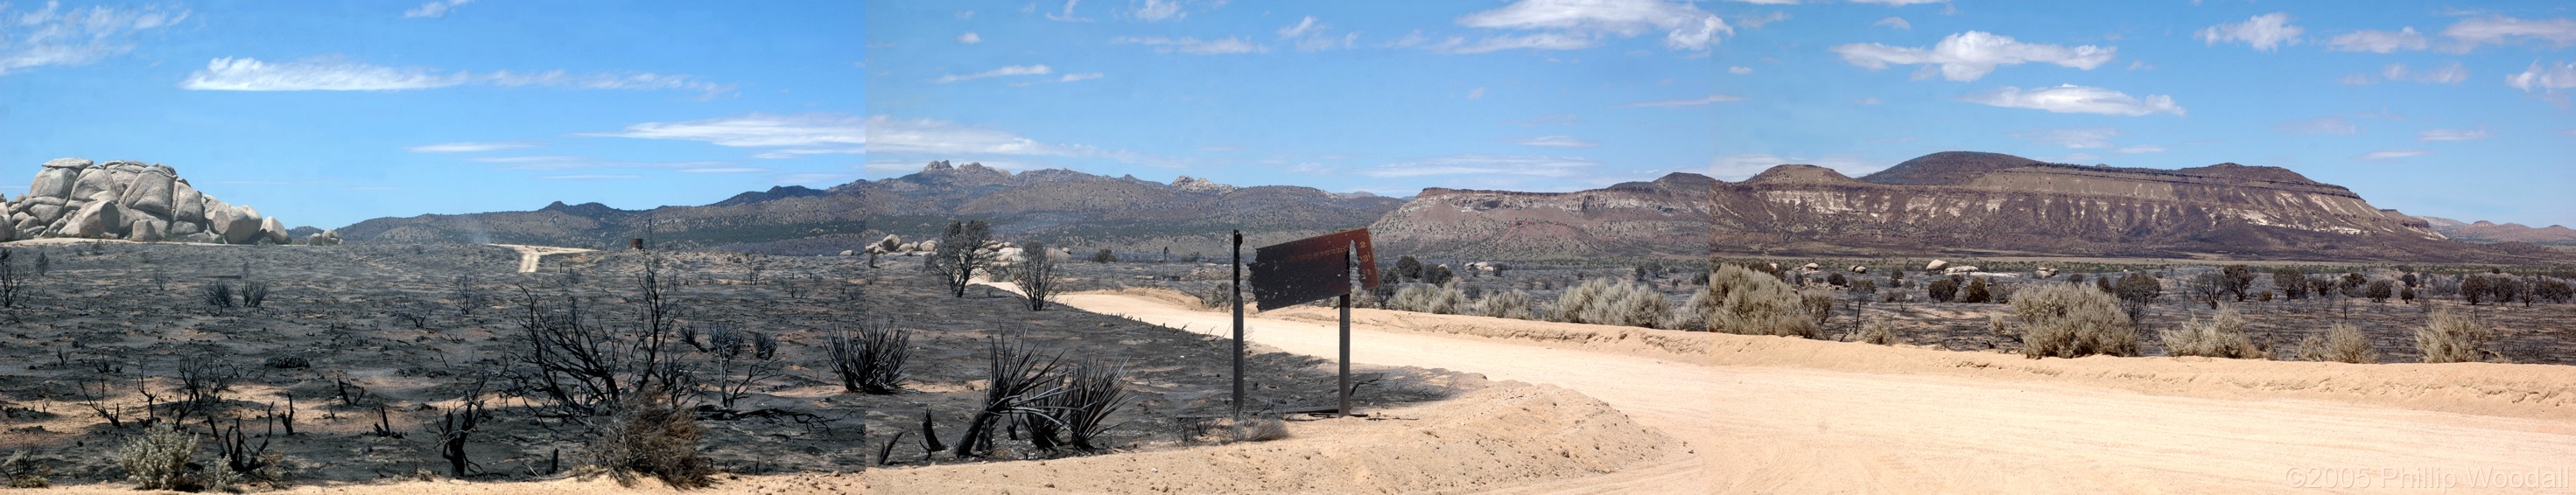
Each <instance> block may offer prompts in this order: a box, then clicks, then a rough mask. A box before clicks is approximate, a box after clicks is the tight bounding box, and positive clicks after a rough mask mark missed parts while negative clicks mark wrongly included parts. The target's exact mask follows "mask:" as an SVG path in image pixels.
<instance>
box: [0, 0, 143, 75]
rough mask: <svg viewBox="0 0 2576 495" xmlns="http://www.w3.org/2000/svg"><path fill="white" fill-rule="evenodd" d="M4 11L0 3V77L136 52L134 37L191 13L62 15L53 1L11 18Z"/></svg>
mask: <svg viewBox="0 0 2576 495" xmlns="http://www.w3.org/2000/svg"><path fill="white" fill-rule="evenodd" d="M8 7H9V6H8V4H5V3H0V75H6V74H11V73H18V72H25V71H26V69H31V68H36V67H43V66H48V65H82V64H87V63H91V62H97V61H99V60H101V59H105V58H107V57H111V56H116V55H120V54H124V53H126V52H130V51H134V47H135V43H134V40H133V38H134V37H135V35H136V34H139V33H142V32H144V31H151V30H156V29H160V28H164V27H169V26H171V25H174V24H178V23H179V22H180V21H185V20H187V19H188V13H189V12H188V11H187V10H185V9H175V10H174V9H169V8H164V7H158V6H150V7H142V8H136V9H117V8H108V7H90V8H86V9H83V8H74V9H71V10H69V11H65V10H62V4H60V3H57V2H45V8H44V9H42V10H37V11H33V12H27V13H12V12H9V11H8V10H9V9H8Z"/></svg>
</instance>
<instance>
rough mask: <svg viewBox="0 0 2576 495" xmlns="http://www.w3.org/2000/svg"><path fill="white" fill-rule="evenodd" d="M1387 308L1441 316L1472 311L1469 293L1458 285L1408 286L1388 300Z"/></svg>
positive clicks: (1398, 290) (1397, 291)
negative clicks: (1468, 304)
mask: <svg viewBox="0 0 2576 495" xmlns="http://www.w3.org/2000/svg"><path fill="white" fill-rule="evenodd" d="M1386 308H1387V309H1392V310H1396V311H1412V312H1416V313H1431V314H1441V315H1454V314H1459V313H1464V312H1466V311H1467V310H1468V309H1470V308H1469V307H1468V306H1467V292H1466V291H1463V290H1460V289H1458V284H1456V283H1447V284H1439V285H1432V284H1407V285H1405V286H1404V288H1402V289H1397V290H1396V291H1395V297H1391V298H1387V300H1386Z"/></svg>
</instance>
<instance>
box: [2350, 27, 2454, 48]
mask: <svg viewBox="0 0 2576 495" xmlns="http://www.w3.org/2000/svg"><path fill="white" fill-rule="evenodd" d="M2429 46H2432V42H2430V41H2426V40H2425V39H2424V34H2423V33H2417V32H2415V28H2414V27H2413V26H2408V27H2406V28H2404V29H2400V30H2397V31H2373V30H2368V29H2364V30H2360V31H2353V32H2350V33H2344V34H2339V35H2335V37H2333V38H2329V39H2327V40H2326V48H2327V49H2329V50H2335V51H2345V52H2371V53H2390V52H2395V51H2398V50H2422V49H2424V48H2426V47H2429Z"/></svg>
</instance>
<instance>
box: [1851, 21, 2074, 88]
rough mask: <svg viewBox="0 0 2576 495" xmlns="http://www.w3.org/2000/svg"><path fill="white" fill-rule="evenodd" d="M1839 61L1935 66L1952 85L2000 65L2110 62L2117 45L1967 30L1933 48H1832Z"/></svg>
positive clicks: (1875, 67)
mask: <svg viewBox="0 0 2576 495" xmlns="http://www.w3.org/2000/svg"><path fill="white" fill-rule="evenodd" d="M1833 51H1834V53H1838V54H1842V56H1843V61H1845V62H1850V63H1851V64H1852V65H1856V66H1860V67H1864V68H1868V69H1870V70H1878V69H1885V68H1887V66H1888V65H1890V64H1895V65H1937V66H1939V67H1940V68H1941V76H1942V77H1943V78H1946V79H1949V80H1952V81H1974V80H1977V79H1978V78H1981V77H1985V76H1986V73H1989V72H1994V70H1995V66H1998V65H2017V64H2024V63H2032V62H2039V63H2050V64H2057V65H2061V66H2066V67H2074V68H2077V69H2083V70H2093V68H2094V67H2098V66H2101V65H2102V64H2103V63H2106V62H2110V61H2111V59H2112V58H2113V57H2116V56H2118V54H2119V51H2120V49H2119V48H2118V47H2111V48H2103V47H2097V46H2093V45H2084V46H2078V47H2072V48H2069V47H2065V46H2059V45H2044V44H2033V43H2022V42H2019V41H2014V40H2013V38H2012V37H2011V36H2003V35H1997V34H1992V33H1987V32H1984V31H1969V32H1965V33H1958V34H1953V35H1950V36H1948V37H1945V38H1942V39H1941V43H1939V44H1936V45H1933V46H1932V48H1929V49H1925V48H1907V47H1895V46H1887V45H1882V44H1878V43H1867V44H1863V43H1853V44H1848V45H1841V46H1836V47H1833Z"/></svg>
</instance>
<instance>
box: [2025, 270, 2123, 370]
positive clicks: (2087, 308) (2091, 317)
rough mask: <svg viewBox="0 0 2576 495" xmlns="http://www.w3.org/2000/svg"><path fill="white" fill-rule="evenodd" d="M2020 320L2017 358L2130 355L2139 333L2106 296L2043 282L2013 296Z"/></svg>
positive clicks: (2069, 285)
mask: <svg viewBox="0 0 2576 495" xmlns="http://www.w3.org/2000/svg"><path fill="white" fill-rule="evenodd" d="M2012 306H2013V314H2014V315H2015V316H2019V317H2020V318H2021V321H2022V326H2023V330H2022V337H2021V344H2022V349H2021V352H2022V355H2023V356H2026V357H2030V358H2032V359H2038V358H2042V357H2049V356H2055V357H2062V358H2071V357H2079V356H2090V355H2094V354H2109V355H2113V356H2135V355H2137V354H2138V331H2137V329H2136V328H2135V327H2132V326H2130V323H2129V315H2128V314H2127V313H2125V312H2122V311H2121V308H2120V301H2119V299H2117V298H2114V297H2112V296H2111V295H2110V294H2104V293H2102V292H2101V291H2097V290H2091V289H2087V288H2083V287H2079V286H2076V285H2072V284H2064V285H2061V284H2042V285H2041V286H2040V287H2038V288H2034V289H2030V290H2027V291H2023V292H2022V293H2021V294H2018V295H2016V296H2014V297H2013V302H2012Z"/></svg>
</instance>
